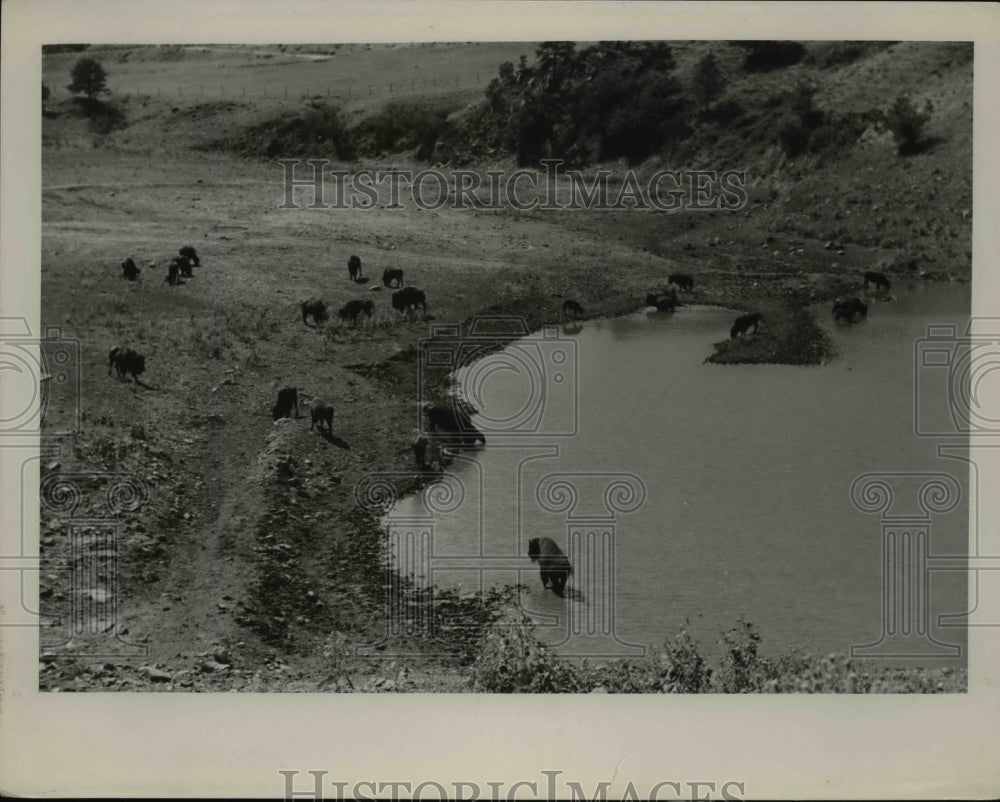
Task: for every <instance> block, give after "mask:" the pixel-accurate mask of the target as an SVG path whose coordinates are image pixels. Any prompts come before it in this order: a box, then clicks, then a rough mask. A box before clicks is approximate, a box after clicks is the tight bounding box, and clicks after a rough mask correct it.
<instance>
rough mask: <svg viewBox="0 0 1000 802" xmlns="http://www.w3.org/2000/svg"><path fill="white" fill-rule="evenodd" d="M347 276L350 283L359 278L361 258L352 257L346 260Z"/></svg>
mask: <svg viewBox="0 0 1000 802" xmlns="http://www.w3.org/2000/svg"><path fill="white" fill-rule="evenodd" d="M347 274H348V275H349V276H350V277H351V281H357V280H358V279H359V278H361V257H359V256H352V257H351V258H350V259H348V260H347Z"/></svg>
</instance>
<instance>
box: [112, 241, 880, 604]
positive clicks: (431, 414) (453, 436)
mask: <svg viewBox="0 0 1000 802" xmlns="http://www.w3.org/2000/svg"><path fill="white" fill-rule="evenodd" d="M200 265H201V261H200V259H199V258H198V254H197V253H196V252H195V249H194V248H192V247H191V246H184V247H183V248H181V249H180V250H179V252H178V255H177V256H174V257H173V258H172V259H171V261H170V263H169V264H168V267H167V276H166V279H165V282H166V283H168V284H170V285H172V286H173V285H177V284H180V283H183V282H182V281H181V277H190V276H191V275H192V268H194V267H199V266H200ZM149 266H150V267H155V263H151V264H150V265H149ZM121 268H122V275H123V278H124V279H125V280H127V281H136V280H137V279H138V278H139V275H140V273H141V271H140V269H139V268H138V267H137V266H136V264H135V261H134V260H133V259H131V258H129V259H126V260H125V261H124V262H123V263H122V265H121ZM347 271H348V276H349V278H350V279H351V281H354V282H356V283H359V284H360V283H366V282H367V281H368V279H367V278H365V277H364V275H363V274H362V265H361V259H360V258H359V257H358V256H351V257H350V259H349V260H348V263H347ZM863 278H864V287H865V289H868V288H869V286H871V285H874V286H875V289H876V291H880V290H888V289H889V287H890V283H889V279H888V278H886V276H885V275H884V274H882V273H877V272H874V271H867V272H865V273H864V276H863ZM667 281H668V285H667V288H666V289H664V290H663V291H662V292H658V293H650V294H649V295H647V296H646V298H645V304H646V306H650V307H653V308H655V309H656V310H657V311H659V312H673V311H674V310H675V309H676V307H677V306H678V305H679V304H680V302H679V300H678V296H677V292H678V290H680V291H681V292H690V291H691V290H693V289H694V278H693V277H692V276H690V275H687V274H685V273H673V274H671V275H670V276H668V279H667ZM382 284H383V286H385V287H386V288H394V289H396V292H394V293H393V294H392V298H391V301H392V308H393V309H394V310H395V311H396V312H397V314H402V315H403V316H404V317H405V318H407V319H409V318H411V317H415V315H416V312H417V309H418V308H419V309H420V310H421V311H422V312H423V313H424V314H425V315H426V312H427V298H426V296H425V294H424V292H423V291H422V290H419V289H417V288H416V287H411V286H407V287H404V286H403V271H402V270H401V269H398V268H386V269H385V270H384V271H383V273H382ZM299 307H300V310H301V312H302V322H303V323H304V324H306V325H309V318H312V321H313V325H314V326H319V325H320V324H322V323H324V322H325V321H326V320H328V318H329V315H328V312H327V305H326V303H325V302H324V301H322V300H321V299H318V298H310V299H309V300H307V301H303V302H302V303H301V304H300V305H299ZM374 312H375V304H374V302H373V301H371V300H367V299H366V300H362V299H354V300H351V301H348V302H347V303H346V304H344V305H343V306H342V307H341V308H340V309H339V310H338V311H337V316H338V317H339V318H340V319H341V320H342V321H344V322H345V323H346V322H350V323H355V324H356V323H357V322H358V320H359V318H360V317H361V316H362V315H364V316H366V317H368V318H371V317H372V315H373V314H374ZM867 315H868V306H867V304H865V303H864V302H863V301H862V300H861V299H860V298H857V297H854V296H851V297H843V298H838V299H836V300H835V301H834V304H833V317H834V320H835V321H837V322H840V321H842V320H846V321H847V322H849V323H850V322H854V320H855V318H856V316H860V317H862V318H863V317H867ZM562 316H563V319H564V320H569V319H572V320H579V319H581V318H583V317H584V316H585V313H584V309H583V307H582V306H581V305H580V303H579V302H577V301H574V300H569V299H567V300H566V301H564V302H563V305H562ZM763 320H764V317H763V315H761V314H760V313H759V312H753V313H749V314H743V315H740V316H739V317H737V318H736V320H735V322H734V323H733V326H732V328H731V329H730V332H729V334H730V337H731V338H736V337H738V336H740V335H746V334H756V332H757V327H758V325H759V324H760V323H762V322H763ZM112 369H114V370H115V372H116V373H117V375H118V378H119V379H125V378H127V377H128V376H131V377H132V379H133V381H135V382H136V383H137V384H138V383H139V376H140V375H141V374H142V373H143V372H144V371H145V369H146V358H145V356H143V355H142V354H140V353H138V352H136V351H135V350H133V349H132V348H130V347H127V346H124V345H116V346H115V347H114V348H112V349H111V351H110V353H109V354H108V374H109V375H110V374H111V371H112ZM299 394H300V393H299V390H298V389H297V388H295V387H287V386H286V387H282V388H281V389H280V390H278V397H277V400H276V401H275V403H274V405H273V406H272V407H271V413H272V417H273V419H274V420H275V421H277V420H279V419H281V418H290V417H295V418H298V417H299ZM303 395H304V394H303ZM309 408H310V417H311V423H310V426H309V429H310V431H312V430H313V429H316V430H318V431H319V432H320V433H321V434H325V435H326V436H327V437H328V438H329V437H332V434H333V412H334V410H333V407H332V406H331V405H330V404H328V403H327V402H326V401H324V400H323V399H322V398H319V397H313V398H312V400H311V401H310V404H309ZM422 409H423V412H424V414H425V415H426V417H427V421H428V423H429V427H428V432H429V433H431V434H433V438H428V437H427V436H426V435H425V434H424V433H422V432H420V431H419V430H418V431H415V432H414V436H413V439H412V441H411V444H410V445H411V449H412V451H413V456H414V461H415V462H416V465H417V467H418V469H420V470H421V471H431V472H438V471H440V470H441V464H442V462H443V460H444V454H445V453H446V449H447V447H448V446H459V447H465V446H472V445H475V444H476V443H485V442H486V438H485V436H484V435H483V434H482V432H480V431H479V430H478V429H477V428H476V427H475V425H474V424H473V423H472V417H471V416H472V415H473V414H475V410H474V409H472V408H471V407H469V406H468V405H466V404H465V403H463V402H462V401H460V400H458V399H454V398H452V399H447V400H446V401H444V402H441V403H430V402H428V403H425V404H424V405H423V407H422ZM528 556H529V557H530V558H531V560H532V561H533V562H538V563H539V566H540V569H541V578H542V585H543V587H545V588H549V587H551V589H552V590H553V592H554V593H556V594H557V595H559V596H562V595H563V590H564V587H565V585H566V581H567V579H568V578H569V576H570V575H571V574H572V572H573V568H572V565H570V561H569V559H568V558H567V557H566V555H565V554H563V552H562V550H561V549H560V548H559V546H558V545H557V544H556V543H555V542H554V541H553V540H552V539H551V538H534V539H532V540H531V541H530V542H529V546H528Z"/></svg>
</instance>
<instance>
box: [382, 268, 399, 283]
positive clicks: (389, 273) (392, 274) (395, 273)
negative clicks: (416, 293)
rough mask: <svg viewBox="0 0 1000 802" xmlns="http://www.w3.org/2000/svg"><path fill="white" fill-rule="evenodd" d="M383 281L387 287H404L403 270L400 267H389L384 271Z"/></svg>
mask: <svg viewBox="0 0 1000 802" xmlns="http://www.w3.org/2000/svg"><path fill="white" fill-rule="evenodd" d="M382 283H383V284H384V285H385V286H386V287H402V286H403V271H402V270H400V269H399V268H398V267H387V268H386V269H385V270H383V271H382Z"/></svg>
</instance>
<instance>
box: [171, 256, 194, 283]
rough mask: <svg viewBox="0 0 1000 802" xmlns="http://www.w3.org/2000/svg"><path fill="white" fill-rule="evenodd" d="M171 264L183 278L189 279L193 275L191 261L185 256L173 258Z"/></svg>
mask: <svg viewBox="0 0 1000 802" xmlns="http://www.w3.org/2000/svg"><path fill="white" fill-rule="evenodd" d="M171 264H173V265H176V266H177V271H178V272H179V273H180V274H181V275H182V276H184V278H191V276H192V275H193V274H192V273H191V260H190V259H188V258H187V257H185V256H175V257H174V258H173V260H172V261H171Z"/></svg>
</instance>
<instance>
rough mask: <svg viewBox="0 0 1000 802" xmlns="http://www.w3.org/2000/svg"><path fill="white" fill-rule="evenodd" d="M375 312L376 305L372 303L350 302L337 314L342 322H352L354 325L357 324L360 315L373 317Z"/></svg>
mask: <svg viewBox="0 0 1000 802" xmlns="http://www.w3.org/2000/svg"><path fill="white" fill-rule="evenodd" d="M374 311H375V304H374V303H372V302H371V301H348V302H347V303H346V304H344V305H343V306H342V307H341V308H340V310H339V311H338V312H337V316H338V317H339V318H340V319H341V320H350V321H351V322H352V323H357V321H358V315H360V314H361V313H362V312H364V313H365V314H366V315H368V317H371V316H372V313H373V312H374Z"/></svg>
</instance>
